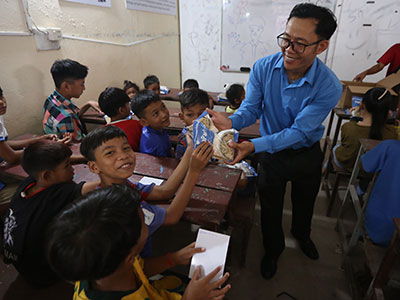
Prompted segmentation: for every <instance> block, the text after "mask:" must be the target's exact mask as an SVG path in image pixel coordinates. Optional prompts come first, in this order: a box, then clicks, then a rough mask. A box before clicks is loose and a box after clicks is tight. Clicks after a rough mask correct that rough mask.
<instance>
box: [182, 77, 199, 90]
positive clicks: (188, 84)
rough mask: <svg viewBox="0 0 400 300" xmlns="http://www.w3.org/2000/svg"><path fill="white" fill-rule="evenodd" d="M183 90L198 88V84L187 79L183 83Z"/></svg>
mask: <svg viewBox="0 0 400 300" xmlns="http://www.w3.org/2000/svg"><path fill="white" fill-rule="evenodd" d="M183 88H184V89H191V88H199V83H198V82H197V80H196V79H188V80H186V81H185V82H184V83H183Z"/></svg>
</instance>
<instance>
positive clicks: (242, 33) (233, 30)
mask: <svg viewBox="0 0 400 300" xmlns="http://www.w3.org/2000/svg"><path fill="white" fill-rule="evenodd" d="M301 2H305V1H298V0H224V1H223V5H222V42H221V66H224V69H225V70H226V71H240V70H245V69H250V67H252V65H253V64H254V62H255V61H256V60H258V59H260V58H262V57H264V56H267V55H270V54H274V53H276V52H278V51H280V48H279V47H278V45H277V42H276V36H277V35H279V34H281V33H282V32H284V29H285V25H286V21H287V18H288V16H289V14H290V11H291V10H292V8H293V7H294V6H295V5H296V4H297V3H301ZM308 2H312V3H316V4H318V5H321V6H325V7H328V8H329V9H331V10H332V11H333V12H335V7H336V0H319V1H308ZM320 59H322V60H324V61H325V57H324V56H321V57H320Z"/></svg>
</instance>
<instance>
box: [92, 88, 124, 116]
mask: <svg viewBox="0 0 400 300" xmlns="http://www.w3.org/2000/svg"><path fill="white" fill-rule="evenodd" d="M129 101H130V99H129V97H128V95H127V94H126V93H125V92H124V91H123V90H122V89H119V88H115V87H110V88H106V89H105V90H104V91H103V92H101V94H100V96H99V106H100V108H101V110H102V111H103V112H104V113H105V114H106V115H107V116H109V117H114V116H116V115H117V114H118V109H119V108H120V107H124V106H125V105H126V103H128V102H129Z"/></svg>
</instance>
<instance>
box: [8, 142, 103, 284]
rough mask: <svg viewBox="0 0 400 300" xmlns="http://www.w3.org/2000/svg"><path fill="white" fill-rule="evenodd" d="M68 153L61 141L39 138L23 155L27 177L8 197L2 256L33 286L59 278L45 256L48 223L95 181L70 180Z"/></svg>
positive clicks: (72, 175) (70, 152) (53, 282)
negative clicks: (9, 200) (12, 194)
mask: <svg viewBox="0 0 400 300" xmlns="http://www.w3.org/2000/svg"><path fill="white" fill-rule="evenodd" d="M71 154H72V151H71V149H69V147H68V146H67V145H65V144H63V143H58V142H54V141H49V140H39V141H37V142H36V143H34V144H32V145H30V146H28V147H27V148H26V149H25V151H24V154H23V157H22V167H23V168H24V170H25V172H27V173H28V175H29V177H28V178H27V179H25V180H24V181H23V182H22V183H21V184H20V186H19V187H18V189H17V191H16V193H15V194H14V196H13V197H12V199H11V203H10V208H9V210H8V213H7V216H6V219H5V222H4V258H5V261H6V262H8V263H12V264H13V265H14V266H15V268H16V269H17V270H18V272H19V274H20V275H21V276H22V277H23V278H24V279H25V281H27V282H28V283H29V284H31V285H33V286H38V287H48V286H50V285H53V284H55V283H57V281H59V280H60V279H59V277H58V276H56V274H55V273H54V272H53V271H52V270H51V269H50V266H49V265H48V264H47V261H46V259H45V250H44V232H45V230H46V228H47V225H48V224H49V223H50V221H51V220H52V219H53V218H54V216H55V215H57V214H58V213H59V212H60V211H61V210H62V209H63V208H64V206H65V205H67V204H69V203H71V202H72V201H74V200H75V199H76V198H78V197H79V196H81V195H82V194H85V193H87V192H88V191H90V190H93V189H95V187H96V185H97V184H98V182H91V183H85V182H81V183H79V184H77V183H75V182H73V181H72V180H73V177H74V169H73V168H72V165H71V162H70V157H71Z"/></svg>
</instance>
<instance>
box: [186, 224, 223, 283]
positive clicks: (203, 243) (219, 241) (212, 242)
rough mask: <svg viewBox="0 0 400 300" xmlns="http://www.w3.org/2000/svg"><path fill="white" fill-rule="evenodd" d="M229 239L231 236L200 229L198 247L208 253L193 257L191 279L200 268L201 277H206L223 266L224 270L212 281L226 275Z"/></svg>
mask: <svg viewBox="0 0 400 300" xmlns="http://www.w3.org/2000/svg"><path fill="white" fill-rule="evenodd" d="M229 239H230V236H229V235H226V234H221V233H217V232H213V231H208V230H205V229H199V232H198V234H197V239H196V247H203V248H206V251H205V252H202V253H197V254H195V255H193V257H192V263H191V264H190V270H189V278H192V276H193V274H194V271H195V270H196V268H197V267H199V266H200V267H201V274H200V277H204V276H206V275H207V274H209V273H211V272H212V271H214V269H215V268H217V267H218V266H222V269H221V270H220V271H219V272H218V274H217V275H216V276H215V277H214V278H213V279H212V281H216V280H218V279H220V278H221V277H222V276H223V274H224V268H225V260H226V254H227V253H228V245H229Z"/></svg>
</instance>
